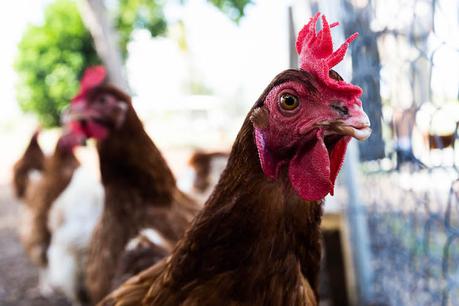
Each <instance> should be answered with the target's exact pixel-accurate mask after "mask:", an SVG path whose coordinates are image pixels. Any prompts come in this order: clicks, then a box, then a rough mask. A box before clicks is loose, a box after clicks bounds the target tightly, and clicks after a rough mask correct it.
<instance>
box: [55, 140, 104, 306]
mask: <svg viewBox="0 0 459 306" xmlns="http://www.w3.org/2000/svg"><path fill="white" fill-rule="evenodd" d="M80 141H81V140H80V139H74V138H73V137H72V135H71V134H68V135H67V134H66V135H64V136H62V137H61V139H60V140H59V144H58V146H59V147H60V148H61V149H62V150H64V151H66V152H68V154H71V153H70V152H73V151H74V148H75V147H76V146H77V145H79V144H80ZM102 210H103V187H102V184H101V183H100V180H99V178H98V177H97V175H95V173H94V172H93V171H91V169H88V168H86V167H85V166H79V167H78V168H75V169H74V172H73V175H72V178H71V180H70V182H69V183H68V185H67V186H66V188H65V189H64V190H63V191H62V193H61V194H60V195H59V197H58V198H57V199H56V200H55V201H54V203H53V204H52V206H51V209H50V212H49V216H48V229H49V231H50V232H51V243H50V245H49V248H48V252H47V255H48V267H47V278H48V281H49V284H50V286H51V288H52V289H53V290H56V291H59V292H61V293H63V294H64V295H65V296H66V297H67V298H68V299H69V300H70V301H71V302H72V304H73V305H86V304H87V303H88V301H89V298H88V294H87V291H86V288H85V283H84V279H85V275H84V273H85V268H86V262H87V256H88V252H89V245H90V241H91V237H92V234H93V231H94V228H95V226H96V224H97V222H98V221H99V218H100V216H101V214H102Z"/></svg>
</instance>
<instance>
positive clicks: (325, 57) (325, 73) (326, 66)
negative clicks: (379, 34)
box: [296, 13, 362, 97]
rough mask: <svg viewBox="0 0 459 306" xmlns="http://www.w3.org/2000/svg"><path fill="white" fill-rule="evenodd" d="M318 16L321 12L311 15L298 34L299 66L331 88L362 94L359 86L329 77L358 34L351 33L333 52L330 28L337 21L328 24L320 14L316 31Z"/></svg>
mask: <svg viewBox="0 0 459 306" xmlns="http://www.w3.org/2000/svg"><path fill="white" fill-rule="evenodd" d="M320 16H321V14H320V13H317V14H316V15H315V16H314V17H312V18H311V19H310V20H309V22H308V23H307V24H306V25H305V26H304V27H303V29H302V30H301V31H300V33H299V34H298V39H297V41H296V50H297V52H298V54H299V57H300V68H301V69H302V70H304V71H307V72H309V73H311V74H313V75H315V76H316V77H317V78H318V79H319V80H321V81H323V82H324V83H325V84H327V85H328V86H330V87H331V88H333V89H336V90H340V91H345V92H346V93H349V94H350V95H356V96H357V97H359V96H360V95H361V94H362V89H361V88H360V87H358V86H356V85H353V84H350V83H346V82H344V81H337V80H334V79H332V78H330V77H329V73H330V69H332V68H333V67H334V66H336V65H337V64H338V63H340V62H341V61H342V60H343V58H344V56H345V55H346V51H347V49H348V47H349V44H350V43H351V42H352V41H354V40H355V39H356V38H357V36H358V35H359V34H358V33H354V34H352V35H351V36H350V37H348V38H347V39H346V41H345V42H344V43H343V44H342V45H341V46H340V47H339V48H338V49H337V50H336V51H335V52H333V40H332V36H331V30H330V29H331V28H334V27H336V26H338V25H339V23H338V22H333V23H331V24H329V23H328V21H327V18H326V17H325V16H324V15H322V29H321V30H320V31H319V32H318V33H317V32H316V26H317V22H318V21H319V18H320Z"/></svg>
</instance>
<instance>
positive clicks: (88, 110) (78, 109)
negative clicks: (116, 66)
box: [63, 66, 130, 142]
mask: <svg viewBox="0 0 459 306" xmlns="http://www.w3.org/2000/svg"><path fill="white" fill-rule="evenodd" d="M106 80H107V77H106V71H105V69H104V68H103V67H102V66H95V67H90V68H88V69H87V70H86V71H85V74H84V76H83V78H82V81H81V86H80V91H79V93H78V94H77V95H76V96H75V97H74V98H73V99H72V102H71V106H70V108H69V111H68V112H66V113H65V114H64V117H63V118H64V121H65V122H64V123H65V124H66V125H67V126H68V128H69V135H68V137H67V139H68V142H81V141H84V140H85V139H86V138H95V139H97V140H103V139H105V138H106V137H107V136H108V134H109V133H110V131H111V130H113V129H118V128H120V127H121V126H122V124H123V122H124V120H125V117H126V112H127V110H128V108H129V103H130V102H129V101H130V98H129V97H128V96H127V95H126V94H124V93H123V92H122V91H120V90H119V89H117V88H115V87H114V86H111V85H108V84H107V83H106Z"/></svg>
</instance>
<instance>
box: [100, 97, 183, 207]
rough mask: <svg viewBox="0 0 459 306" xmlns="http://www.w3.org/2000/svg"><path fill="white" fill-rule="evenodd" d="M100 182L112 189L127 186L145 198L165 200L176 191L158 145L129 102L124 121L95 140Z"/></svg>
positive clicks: (112, 190) (114, 190) (124, 190)
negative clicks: (106, 134)
mask: <svg viewBox="0 0 459 306" xmlns="http://www.w3.org/2000/svg"><path fill="white" fill-rule="evenodd" d="M97 148H98V152H99V160H100V169H101V176H102V182H103V184H104V186H105V188H106V189H107V187H112V188H110V190H111V192H120V193H125V192H126V190H128V189H130V190H131V191H132V190H134V192H135V193H136V194H137V195H138V196H140V197H141V198H143V199H144V200H151V199H153V198H155V199H163V201H160V202H159V203H158V204H159V205H161V203H162V202H164V203H169V202H170V201H168V199H169V198H170V197H171V196H172V193H173V191H174V190H175V187H176V184H175V178H174V176H173V174H172V171H171V170H170V169H169V167H168V165H167V164H166V161H165V160H164V158H163V157H162V155H161V153H160V152H159V150H158V148H157V147H156V146H155V145H154V143H153V141H152V140H151V139H150V137H149V136H148V135H147V133H146V132H145V130H144V128H143V125H142V122H141V121H140V119H139V118H138V116H137V114H136V112H135V111H134V109H133V107H132V105H131V104H130V103H129V109H128V111H127V113H126V119H125V122H124V124H123V125H122V126H121V127H120V128H119V129H116V130H113V131H112V132H111V133H110V135H109V136H108V137H107V138H106V139H104V140H102V141H100V142H99V143H98V146H97Z"/></svg>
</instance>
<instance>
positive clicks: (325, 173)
mask: <svg viewBox="0 0 459 306" xmlns="http://www.w3.org/2000/svg"><path fill="white" fill-rule="evenodd" d="M288 176H289V179H290V183H291V184H292V187H293V189H294V190H295V191H296V192H297V194H298V195H299V196H300V197H301V198H303V199H304V200H306V201H318V200H322V199H323V198H324V197H325V196H326V195H327V194H328V193H329V192H330V191H331V190H332V188H333V183H332V182H331V180H330V159H329V156H328V151H327V148H326V146H325V143H324V141H323V131H320V130H319V131H318V132H317V134H316V138H315V139H313V140H311V141H308V142H306V143H305V144H304V145H303V146H301V147H300V148H299V149H298V151H297V152H296V154H295V155H294V157H293V158H292V160H291V161H290V163H289V168H288Z"/></svg>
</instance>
